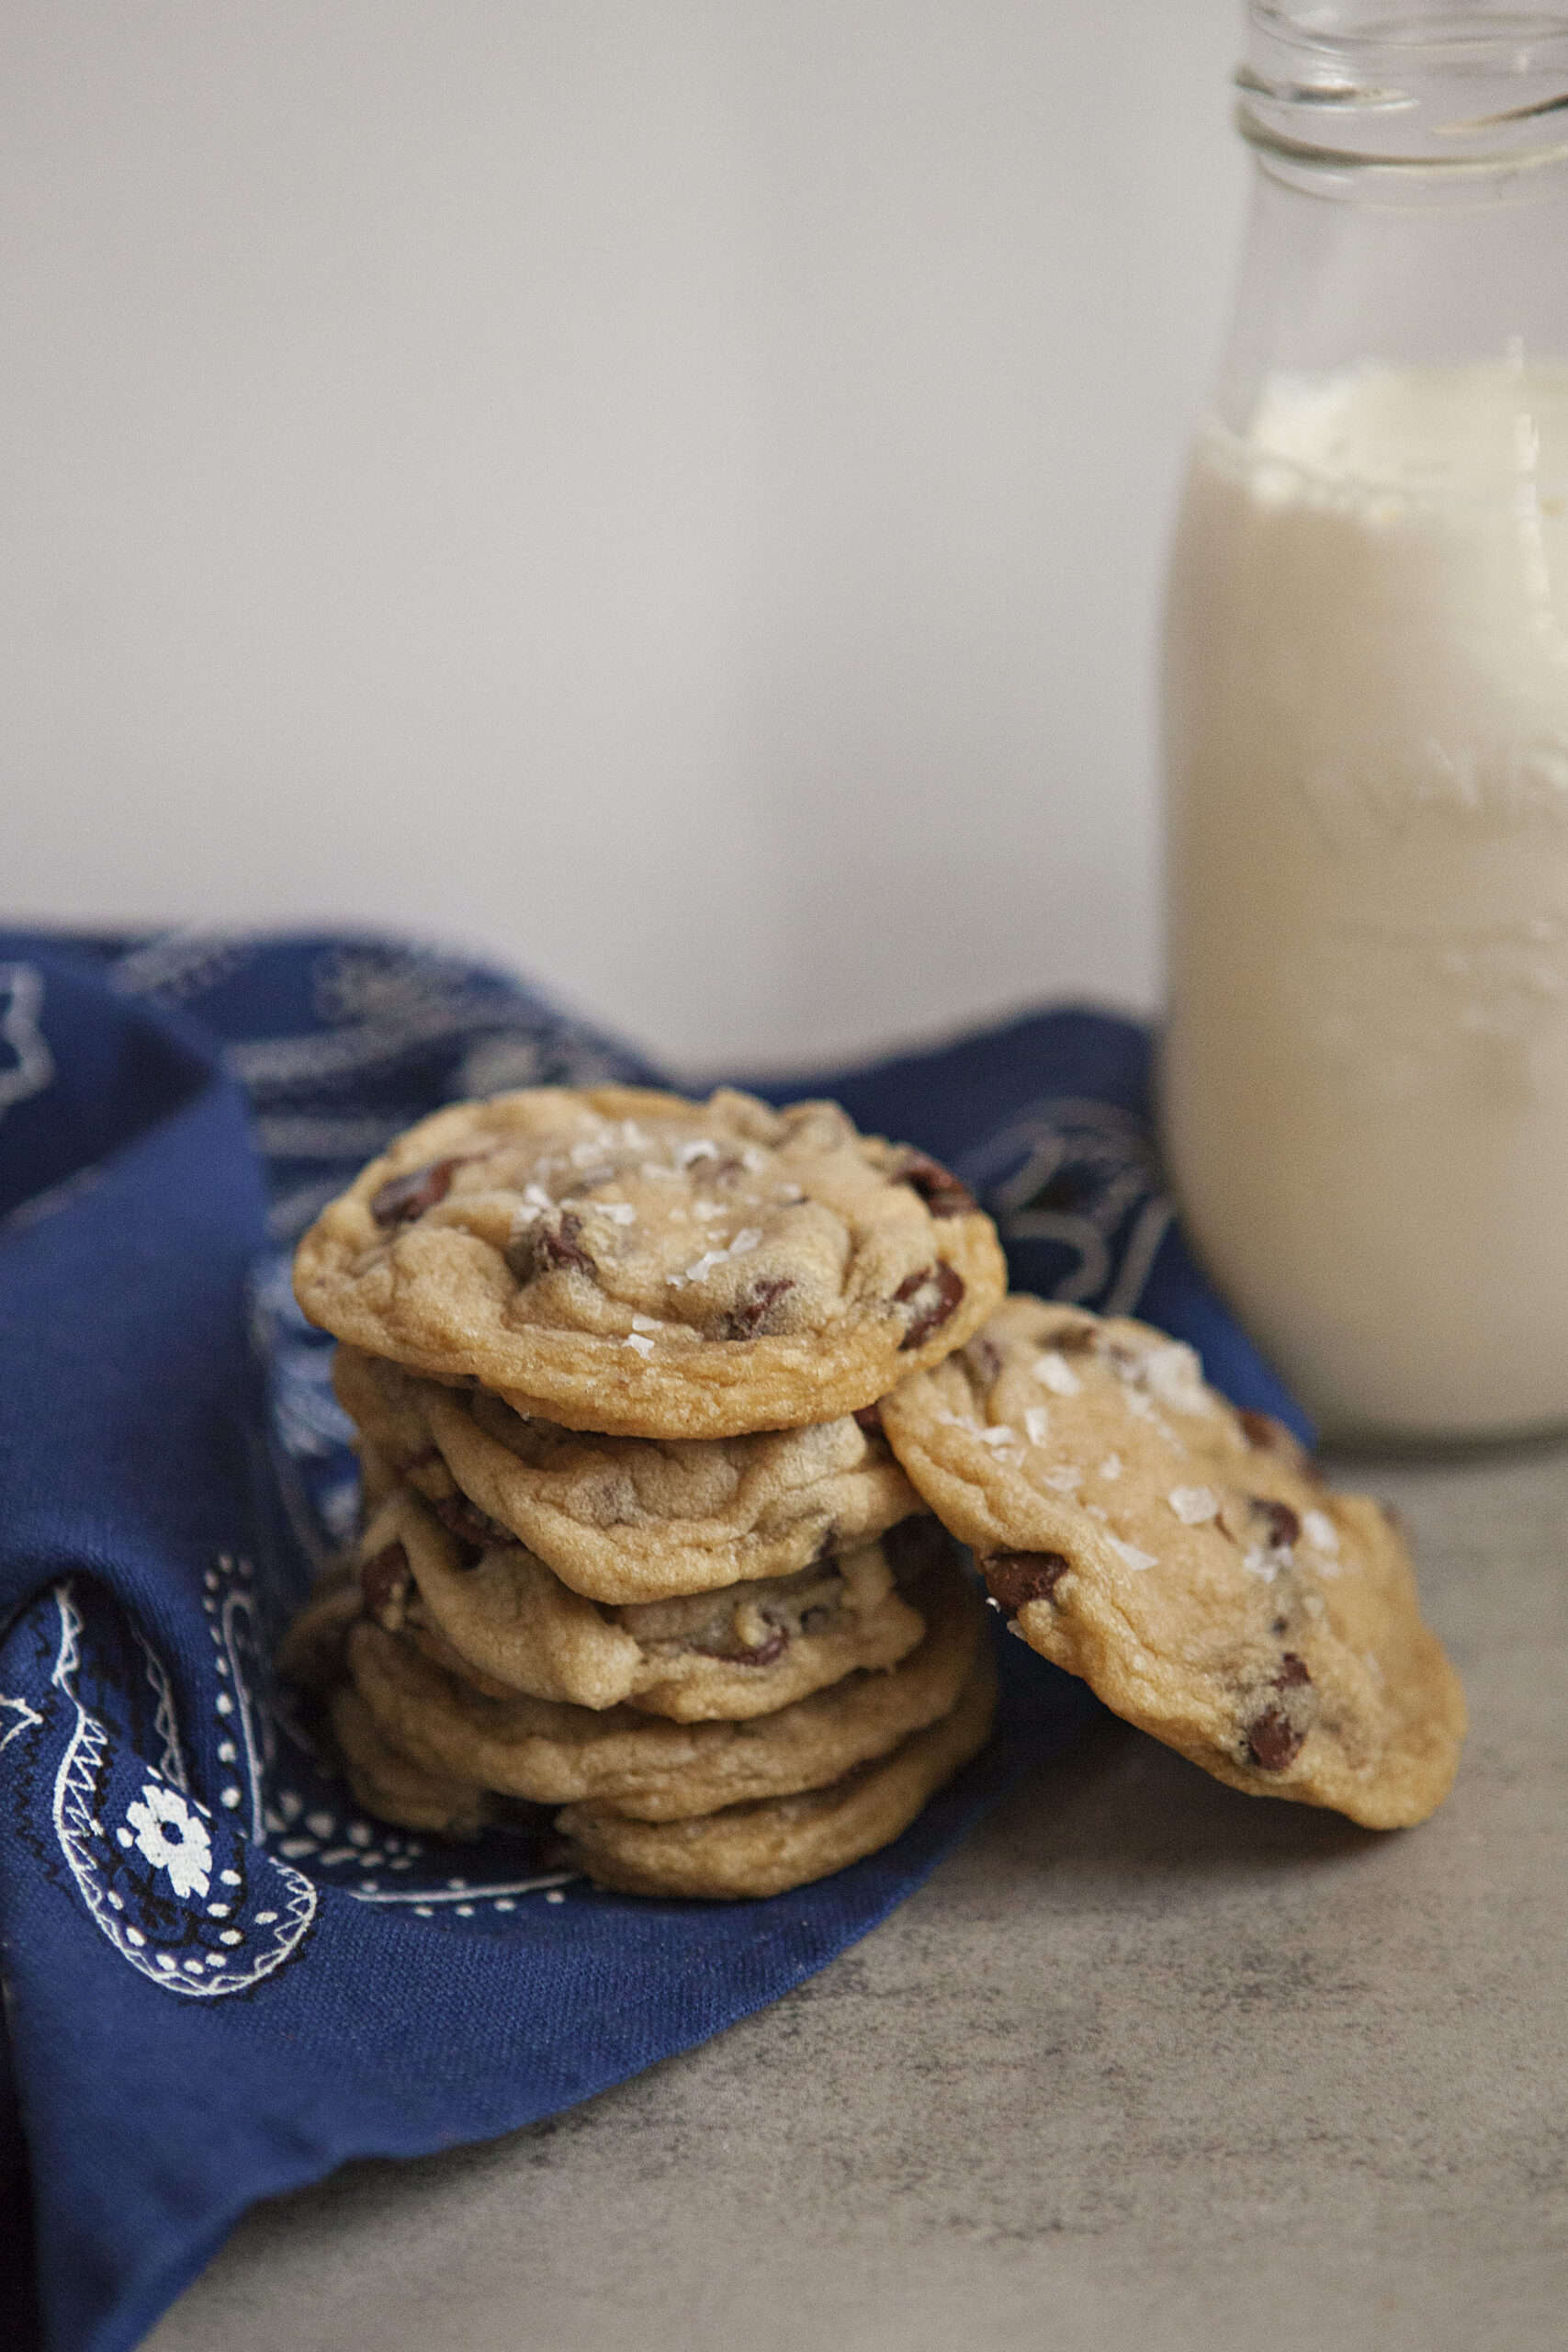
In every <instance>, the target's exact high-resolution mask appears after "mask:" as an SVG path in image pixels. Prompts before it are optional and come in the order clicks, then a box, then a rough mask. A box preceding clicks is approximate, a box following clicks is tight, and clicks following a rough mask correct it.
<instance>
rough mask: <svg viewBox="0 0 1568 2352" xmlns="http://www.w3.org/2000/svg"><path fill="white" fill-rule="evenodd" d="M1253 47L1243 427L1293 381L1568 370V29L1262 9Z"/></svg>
mask: <svg viewBox="0 0 1568 2352" xmlns="http://www.w3.org/2000/svg"><path fill="white" fill-rule="evenodd" d="M1248 27H1249V36H1250V38H1249V44H1248V49H1247V58H1246V60H1245V62H1244V63H1243V65H1242V66H1241V68H1240V70H1239V72H1238V74H1237V76H1236V84H1237V92H1238V105H1237V120H1238V124H1239V127H1240V129H1241V130H1242V133H1243V135H1244V137H1245V138H1246V139H1247V141H1248V143H1249V145H1250V146H1251V148H1252V150H1253V156H1254V162H1255V165H1256V169H1255V173H1254V186H1253V198H1252V212H1251V220H1250V223H1249V228H1248V234H1247V245H1246V251H1245V256H1244V260H1243V265H1242V273H1241V281H1240V285H1239V287H1238V289H1237V300H1236V305H1235V314H1234V318H1233V323H1232V330H1231V334H1230V338H1229V343H1228V346H1227V349H1226V352H1225V356H1224V363H1223V366H1222V368H1221V371H1220V377H1219V380H1218V384H1217V386H1216V397H1215V405H1216V407H1217V409H1218V412H1219V413H1220V415H1221V417H1222V419H1223V420H1224V423H1226V424H1229V425H1230V426H1231V427H1232V428H1233V429H1234V430H1236V431H1239V432H1246V431H1247V429H1248V426H1249V424H1250V422H1251V419H1252V416H1253V414H1254V413H1255V410H1256V406H1257V402H1258V397H1259V394H1260V392H1261V390H1262V389H1263V387H1264V385H1265V384H1266V383H1267V382H1268V381H1269V379H1270V378H1273V377H1279V376H1281V375H1285V376H1326V375H1330V374H1334V373H1337V372H1338V371H1341V370H1344V369H1348V368H1364V367H1368V366H1372V367H1386V368H1463V367H1474V366H1477V365H1480V366H1483V367H1484V366H1500V367H1506V368H1529V367H1532V366H1534V365H1536V364H1537V363H1543V364H1548V365H1552V366H1561V365H1562V363H1563V362H1565V361H1568V267H1565V266H1564V261H1563V256H1564V255H1565V254H1568V11H1564V10H1562V9H1559V10H1548V11H1542V10H1538V11H1536V12H1534V13H1532V14H1530V15H1529V16H1524V15H1520V14H1518V13H1517V12H1516V13H1512V14H1507V15H1505V14H1504V13H1502V12H1501V11H1499V10H1497V9H1485V8H1478V7H1476V6H1470V7H1467V8H1464V9H1460V8H1458V7H1454V6H1449V7H1442V6H1437V5H1434V0H1425V5H1421V6H1404V7H1403V8H1402V7H1400V6H1398V5H1397V0H1360V5H1359V6H1358V5H1357V4H1356V0H1345V5H1341V6H1309V5H1305V0H1294V5H1292V6H1291V7H1289V8H1287V7H1284V6H1275V5H1272V0H1252V6H1251V7H1250V9H1249V11H1248Z"/></svg>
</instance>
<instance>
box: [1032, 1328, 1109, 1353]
mask: <svg viewBox="0 0 1568 2352" xmlns="http://www.w3.org/2000/svg"><path fill="white" fill-rule="evenodd" d="M1042 1345H1043V1346H1045V1347H1048V1348H1055V1351H1056V1352H1057V1354H1058V1355H1063V1356H1086V1355H1091V1354H1092V1353H1093V1352H1094V1351H1095V1349H1096V1348H1098V1347H1099V1345H1100V1327H1099V1325H1098V1324H1097V1323H1064V1324H1063V1326H1062V1328H1061V1329H1060V1330H1059V1331H1048V1332H1047V1333H1046V1335H1045V1338H1044V1340H1043V1342H1042Z"/></svg>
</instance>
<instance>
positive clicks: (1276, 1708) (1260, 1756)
mask: <svg viewBox="0 0 1568 2352" xmlns="http://www.w3.org/2000/svg"><path fill="white" fill-rule="evenodd" d="M1270 1687H1271V1688H1272V1689H1273V1690H1275V1691H1287V1692H1288V1691H1310V1690H1311V1689H1312V1676H1311V1674H1310V1673H1309V1671H1308V1670H1307V1667H1306V1663H1305V1661H1304V1660H1303V1659H1302V1658H1300V1657H1297V1656H1296V1653H1295V1651H1294V1650H1285V1651H1284V1652H1283V1653H1282V1654H1281V1656H1280V1670H1279V1672H1278V1673H1277V1674H1276V1675H1275V1676H1274V1677H1273V1679H1272V1682H1271V1685H1270ZM1313 1704H1314V1702H1313V1701H1312V1700H1307V1701H1305V1702H1303V1700H1301V1699H1300V1698H1297V1699H1295V1700H1294V1701H1292V1700H1290V1699H1288V1698H1287V1699H1286V1700H1285V1701H1284V1702H1283V1703H1281V1702H1280V1701H1279V1700H1276V1699H1270V1700H1269V1702H1268V1704H1267V1705H1266V1706H1264V1707H1261V1708H1260V1709H1259V1710H1258V1713H1257V1714H1256V1715H1255V1716H1254V1717H1253V1719H1252V1721H1251V1722H1250V1723H1249V1724H1247V1754H1248V1755H1249V1756H1250V1757H1251V1758H1252V1761H1253V1762H1254V1763H1255V1764H1256V1765H1258V1768H1259V1769H1260V1770H1262V1771H1265V1772H1282V1771H1283V1770H1285V1768H1286V1766H1287V1765H1288V1764H1293V1763H1294V1762H1295V1760H1296V1758H1297V1757H1298V1756H1299V1755H1300V1754H1301V1751H1302V1746H1303V1742H1304V1740H1305V1738H1306V1736H1307V1733H1308V1731H1309V1730H1310V1728H1311V1718H1312V1714H1313Z"/></svg>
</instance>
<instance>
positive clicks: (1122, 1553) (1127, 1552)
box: [1105, 1535, 1159, 1575]
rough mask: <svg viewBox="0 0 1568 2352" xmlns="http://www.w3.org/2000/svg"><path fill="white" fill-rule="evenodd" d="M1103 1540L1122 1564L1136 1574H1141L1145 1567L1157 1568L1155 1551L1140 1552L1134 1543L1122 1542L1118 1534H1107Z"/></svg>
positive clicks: (1157, 1561) (1157, 1562)
mask: <svg viewBox="0 0 1568 2352" xmlns="http://www.w3.org/2000/svg"><path fill="white" fill-rule="evenodd" d="M1105 1540H1106V1542H1107V1543H1108V1544H1110V1546H1111V1550H1112V1551H1113V1552H1114V1553H1115V1555H1116V1556H1117V1558H1118V1559H1119V1560H1120V1561H1121V1563H1122V1566H1123V1567H1124V1568H1131V1569H1133V1571H1134V1574H1136V1575H1141V1574H1142V1573H1143V1571H1144V1569H1145V1568H1157V1567H1158V1566H1159V1560H1158V1557H1157V1555H1156V1554H1155V1553H1153V1552H1140V1551H1139V1549H1138V1547H1137V1545H1136V1544H1127V1543H1123V1541H1122V1537H1121V1536H1120V1535H1108V1536H1107V1537H1106V1539H1105Z"/></svg>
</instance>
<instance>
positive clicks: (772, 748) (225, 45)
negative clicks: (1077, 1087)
mask: <svg viewBox="0 0 1568 2352" xmlns="http://www.w3.org/2000/svg"><path fill="white" fill-rule="evenodd" d="M1237 39H1238V17H1237V11H1236V7H1235V0H1121V5H1119V6H1112V5H1110V0H197V4H196V5H191V4H190V0H186V5H172V0H138V5H137V6H134V7H127V6H124V5H123V0H67V5H63V6H62V5H61V0H9V5H8V6H7V7H6V11H5V19H4V37H3V40H4V72H3V74H0V240H3V243H0V348H3V350H4V355H5V358H4V365H3V367H0V453H3V454H0V658H3V661H4V668H5V674H6V695H5V707H4V712H3V716H0V819H3V820H4V841H5V875H6V880H5V884H4V891H5V898H6V902H7V911H9V912H12V913H23V914H27V915H31V916H39V917H51V916H54V917H86V916H90V917H108V918H111V919H125V918H157V919H162V918H176V919H197V920H200V921H205V922H211V921H219V922H230V921H255V920H262V921H267V920H276V919H294V918H299V917H305V916H327V917H331V918H336V919H341V918H344V917H361V918H371V919H375V920H378V921H381V922H390V923H394V924H398V925H400V926H411V925H412V926H414V927H416V928H422V929H423V930H425V931H427V932H431V933H435V934H437V935H442V936H445V937H447V938H449V939H452V940H454V941H457V942H463V941H467V942H470V943H473V944H479V945H482V946H485V947H488V948H490V949H491V950H495V951H499V952H500V953H501V954H502V956H505V957H507V958H508V959H510V960H513V961H517V962H523V963H525V964H527V965H529V966H531V967H533V968H535V969H536V971H537V972H539V973H542V974H545V975H547V976H548V977H550V978H553V979H554V980H555V981H556V982H557V984H558V986H559V987H561V988H563V989H565V990H566V991H567V992H568V994H569V995H570V997H572V998H573V999H575V1000H576V1001H578V1002H579V1003H581V1004H582V1005H583V1006H585V1007H588V1008H590V1009H592V1010H595V1011H597V1012H600V1013H602V1014H604V1015H606V1016H608V1017H609V1018H611V1019H612V1020H614V1021H615V1022H618V1023H623V1024H626V1025H628V1026H629V1027H630V1028H631V1029H632V1030H633V1031H634V1032H635V1033H637V1034H639V1035H641V1036H643V1037H644V1038H645V1039H647V1040H648V1041H649V1042H650V1043H651V1044H653V1045H654V1046H657V1047H659V1048H661V1049H663V1050H664V1051H666V1052H669V1053H671V1054H674V1055H677V1056H681V1057H704V1058H712V1059H715V1060H717V1059H721V1058H725V1057H728V1058H729V1059H731V1060H734V1061H740V1060H744V1059H746V1058H747V1057H759V1058H768V1059H773V1060H782V1061H787V1060H788V1059H790V1058H791V1057H794V1056H796V1055H805V1054H808V1053H812V1052H818V1051H821V1052H829V1051H834V1050H837V1049H838V1048H840V1046H856V1045H860V1044H866V1043H872V1042H874V1041H877V1040H880V1039H884V1038H887V1037H891V1036H894V1035H900V1034H910V1033H914V1032H919V1031H929V1030H931V1029H932V1028H939V1027H941V1026H942V1025H943V1024H946V1023H952V1022H954V1021H956V1020H958V1019H960V1018H961V1017H963V1016H965V1015H967V1014H970V1013H975V1012H982V1011H989V1010H993V1009H997V1008H999V1007H1002V1006H1004V1005H1007V1004H1010V1003H1013V1002H1016V1001H1021V1000H1024V999H1027V998H1031V997H1035V996H1038V995H1040V994H1042V993H1044V992H1049V991H1053V990H1061V989H1067V988H1071V989H1079V990H1085V991H1089V992H1094V993H1099V994H1101V995H1109V996H1111V997H1115V998H1121V999H1122V1000H1131V1001H1148V1000H1151V999H1152V997H1153V995H1154V994H1155V992H1156V988H1157V965H1158V947H1157V937H1156V909H1155V888H1154V865H1155V854H1156V849H1155V840H1156V836H1155V824H1154V803H1155V794H1156V773H1155V757H1154V724H1153V718H1154V713H1153V700H1154V692H1153V661H1154V641H1155V624H1156V606H1157V597H1158V582H1159V574H1160V570H1161V565H1162V561H1163V551H1164V546H1165V541H1166V537H1167V534H1168V526H1169V520H1170V515H1171V508H1172V502H1173V498H1174V494H1175V491H1176V487H1177V482H1178V479H1179V468H1180V460H1181V450H1182V445H1183V442H1184V439H1185V436H1186V434H1187V430H1188V427H1189V424H1190V417H1191V413H1192V411H1193V409H1194V406H1195V404H1196V403H1197V401H1199V399H1200V398H1201V392H1202V388H1203V385H1204V382H1205V379H1206V377H1207V375H1208V373H1209V370H1210V368H1211V367H1212V365H1213V359H1214V356H1215V352H1216V346H1217V343H1218V339H1219V335H1220V332H1221V328H1222V323H1223V318H1224V309H1225V305H1226V301H1227V299H1228V285H1229V278H1230V273H1231V268H1232V264H1233V258H1234V254H1235V244H1236V239H1237V235H1238V232H1239V228H1240V223H1241V215H1242V209H1243V202H1244V193H1245V169H1244V164H1243V158H1242V155H1241V153H1240V149H1239V145H1238V143H1237V142H1236V141H1235V138H1234V135H1233V134H1232V132H1231V130H1230V129H1229V126H1228V92H1227V86H1226V79H1227V74H1228V71H1229V68H1230V65H1231V63H1232V62H1233V58H1234V54H1235V49H1236V46H1237Z"/></svg>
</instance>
